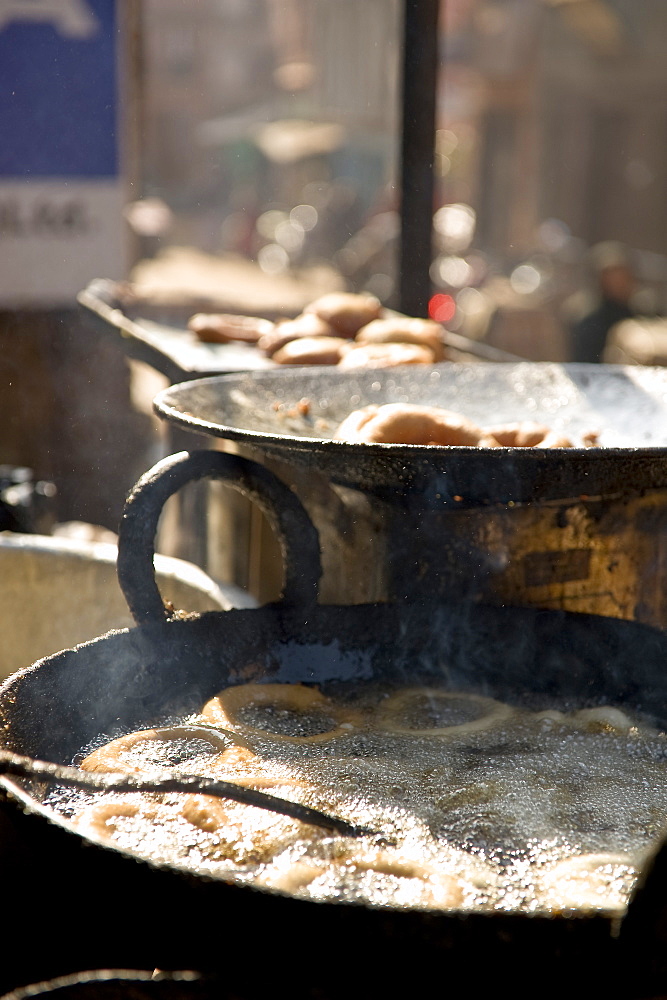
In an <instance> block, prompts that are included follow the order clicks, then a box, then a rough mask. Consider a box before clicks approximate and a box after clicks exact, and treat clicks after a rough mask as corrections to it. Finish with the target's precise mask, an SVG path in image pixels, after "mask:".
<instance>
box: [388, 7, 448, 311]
mask: <svg viewBox="0 0 667 1000" xmlns="http://www.w3.org/2000/svg"><path fill="white" fill-rule="evenodd" d="M439 8H440V3H439V0H403V67H402V71H403V76H402V106H403V114H402V132H401V161H400V184H401V237H400V244H399V260H398V275H399V284H398V300H399V309H400V310H401V311H402V312H404V313H407V314H408V315H410V316H426V315H427V314H428V300H429V297H430V290H431V284H430V278H429V268H430V265H431V230H432V220H433V188H434V181H433V157H434V146H435V112H436V87H437V75H438V12H439Z"/></svg>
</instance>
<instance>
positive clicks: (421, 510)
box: [155, 363, 667, 625]
mask: <svg viewBox="0 0 667 1000" xmlns="http://www.w3.org/2000/svg"><path fill="white" fill-rule="evenodd" d="M304 399H305V400H307V401H308V406H307V407H306V406H298V405H297V404H299V401H300V400H304ZM401 401H407V402H419V403H427V404H434V405H439V406H444V407H446V408H448V409H451V410H456V411H459V412H462V413H463V414H465V415H466V416H468V417H469V418H471V419H472V420H475V421H476V422H478V423H479V424H481V425H487V426H488V425H490V424H494V423H502V422H505V421H508V422H513V421H517V420H526V419H528V420H534V421H535V420H537V421H542V422H544V423H545V424H547V425H549V426H551V427H553V428H555V429H558V430H561V431H563V432H564V433H565V434H567V435H569V436H571V437H572V439H573V441H574V442H575V443H577V444H579V447H575V448H571V449H555V450H546V449H540V448H499V449H478V448H464V447H457V448H440V447H428V446H415V445H391V444H348V443H345V442H342V441H335V440H332V435H333V433H334V431H335V428H336V426H337V424H338V423H339V422H340V421H341V420H342V419H343V418H344V417H345V416H347V414H348V413H349V412H350V411H351V410H353V409H356V408H358V407H361V406H364V405H366V404H368V403H384V402H401ZM155 407H156V410H157V412H158V413H159V414H160V415H161V416H162V417H165V418H166V419H168V420H170V421H173V422H175V423H176V424H178V425H179V426H181V427H183V428H186V429H189V430H191V431H195V432H199V433H200V434H201V433H205V434H209V435H214V436H216V437H218V438H224V439H226V440H227V441H230V442H234V447H236V448H240V449H242V451H243V453H244V454H246V455H248V456H249V457H251V458H255V459H259V460H260V461H262V462H264V463H265V464H267V465H269V466H270V467H271V468H272V469H273V470H274V471H275V472H276V473H277V474H278V475H279V476H280V477H281V478H282V479H283V480H284V481H285V482H286V483H288V484H289V485H290V486H291V487H292V488H293V489H295V491H296V492H297V494H298V495H299V497H300V499H301V500H302V502H303V503H304V505H305V506H306V508H307V510H308V513H309V514H310V516H311V519H312V520H313V522H314V523H315V525H316V527H317V529H318V531H319V534H320V540H321V545H322V558H323V565H324V576H323V580H322V587H321V593H322V595H323V598H324V599H325V600H327V601H334V602H341V603H351V602H357V601H360V602H363V601H368V600H374V601H375V600H397V599H398V600H400V599H403V598H404V597H405V596H406V595H410V596H414V595H415V594H416V593H420V594H423V595H429V594H430V595H434V594H439V595H440V596H442V597H445V598H449V597H451V596H452V595H460V594H461V593H463V592H465V593H468V594H470V595H482V596H483V597H484V598H485V599H486V600H488V601H490V602H492V603H504V604H514V605H526V604H530V605H534V606H537V607H544V608H563V609H565V610H572V611H580V612H592V613H596V614H603V615H607V616H614V617H619V618H628V619H634V620H638V621H644V622H646V623H650V624H658V625H663V624H667V609H666V608H665V601H664V599H663V597H662V594H663V591H664V588H663V586H662V580H661V579H660V565H662V559H663V556H662V555H661V553H662V552H663V550H664V546H665V544H667V493H666V490H667V371H666V370H665V369H662V368H639V367H627V368H624V367H620V366H601V365H556V364H531V363H522V364H477V365H458V364H446V365H440V366H435V367H433V368H429V367H422V366H410V367H408V368H403V369H393V370H385V371H365V372H360V373H358V374H352V373H338V372H336V371H335V370H331V369H326V370H323V369H316V370H312V371H304V370H300V371H279V372H255V373H253V374H251V375H228V376H223V377H218V378H211V379H201V380H198V381H195V382H188V383H184V384H182V385H177V386H172V387H171V388H169V389H167V390H165V391H164V392H162V393H161V394H160V395H159V396H158V397H157V398H156V400H155ZM591 431H595V432H599V435H600V436H599V443H600V447H597V448H584V447H582V446H581V445H582V435H583V434H585V433H587V432H591Z"/></svg>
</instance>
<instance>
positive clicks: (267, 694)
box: [201, 684, 358, 744]
mask: <svg viewBox="0 0 667 1000" xmlns="http://www.w3.org/2000/svg"><path fill="white" fill-rule="evenodd" d="M251 702H253V703H254V704H256V705H269V706H273V707H277V708H286V709H293V710H296V711H297V712H299V711H301V712H305V711H308V710H309V709H315V710H318V711H322V712H325V713H326V714H327V715H328V716H330V717H331V718H332V719H334V720H335V721H336V722H337V723H338V725H337V726H336V728H335V729H330V730H327V731H326V732H324V733H313V734H312V735H310V736H285V735H284V734H282V733H274V732H271V730H270V729H260V728H259V727H257V726H251V725H248V724H247V723H245V722H242V721H241V720H240V719H239V718H238V716H239V713H240V712H241V711H242V709H243V708H244V707H245V706H246V705H248V704H249V703H251ZM201 714H202V716H203V717H204V718H205V719H206V720H207V721H208V722H209V723H211V724H212V725H214V726H222V727H223V728H225V729H232V730H237V729H239V730H240V731H241V732H242V733H247V734H253V735H257V736H265V737H270V738H271V739H273V740H280V741H282V742H285V743H295V744H302V743H324V742H326V741H327V740H332V739H336V738H337V737H339V736H349V735H350V731H352V730H354V729H356V728H357V726H358V717H357V716H356V715H355V714H354V713H353V712H351V711H350V710H349V709H346V708H345V707H344V706H341V705H337V704H336V703H335V702H333V701H332V700H331V699H330V698H327V697H326V696H325V695H323V694H322V693H321V692H320V691H318V690H317V688H311V687H306V686H305V684H238V685H236V686H235V687H229V688H225V690H224V691H220V692H219V693H218V694H217V695H215V697H214V698H211V699H210V700H209V701H207V702H206V704H205V705H204V707H203V709H202V712H201Z"/></svg>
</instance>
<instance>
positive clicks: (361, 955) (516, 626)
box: [0, 452, 667, 997]
mask: <svg viewBox="0 0 667 1000" xmlns="http://www.w3.org/2000/svg"><path fill="white" fill-rule="evenodd" d="M209 475H212V476H216V477H218V478H222V479H225V480H227V481H230V482H231V483H232V485H234V486H235V487H236V488H240V489H242V490H243V491H245V492H247V493H248V494H250V495H251V496H253V497H254V498H255V499H257V501H258V502H260V503H261V504H262V506H263V507H264V509H265V510H266V512H267V514H268V515H269V517H270V519H271V520H272V521H273V523H274V525H275V526H276V529H277V532H278V534H279V536H280V539H281V544H282V546H283V549H284V552H285V567H286V568H285V584H284V595H283V598H282V600H281V601H280V602H279V603H277V604H274V605H272V606H266V607H264V608H259V609H254V610H230V611H226V612H210V613H205V614H202V615H200V616H195V617H193V618H191V619H188V620H169V619H168V617H167V612H166V611H165V608H164V606H163V604H162V601H161V599H160V596H159V593H158V592H157V588H156V587H155V583H154V580H153V571H152V565H151V561H152V550H153V536H154V531H155V527H156V524H157V518H158V516H159V511H160V509H161V506H162V504H163V502H164V500H165V499H166V497H167V496H169V495H170V494H171V493H172V492H174V490H176V489H178V488H179V487H180V486H181V485H183V484H184V483H185V482H186V481H188V480H190V479H193V478H195V479H196V478H199V477H201V476H209ZM318 575H319V558H318V551H317V539H316V534H315V532H314V531H313V528H312V526H311V525H310V524H309V521H308V518H307V517H306V516H305V514H304V512H303V510H302V508H301V506H300V504H299V502H298V501H297V500H296V498H295V496H294V494H292V493H291V491H289V490H288V489H287V488H285V487H284V486H281V484H280V483H278V482H277V481H274V480H273V477H272V476H271V475H270V473H268V472H267V471H266V470H265V469H264V468H263V467H261V466H257V465H255V464H254V463H249V462H247V461H245V460H243V459H240V458H237V457H235V456H228V455H223V454H220V453H217V452H203V453H193V454H192V455H187V454H182V455H178V456H174V457H173V458H171V459H168V460H166V462H165V463H162V465H161V466H159V467H157V468H156V470H153V472H151V473H149V474H148V475H147V476H146V477H144V479H143V480H142V481H141V482H140V483H139V484H138V487H137V489H136V491H135V493H134V494H133V496H132V497H131V498H130V500H129V502H128V506H127V508H126V513H125V515H124V518H123V524H122V526H121V532H120V546H119V577H120V580H121V584H122V586H123V588H124V590H125V593H126V596H127V597H128V603H129V604H130V607H131V609H132V611H133V614H134V616H135V618H136V620H137V621H138V622H139V623H141V624H140V626H139V627H137V628H135V629H132V630H129V631H127V630H126V631H123V632H117V633H110V634H109V635H107V636H104V637H101V638H99V639H96V640H94V641H92V642H90V643H86V644H84V645H82V646H79V647H77V648H75V649H72V650H66V651H63V652H61V653H59V654H57V655H55V656H51V657H48V658H47V659H44V660H42V661H39V662H37V663H36V664H34V665H32V666H31V667H28V668H27V669H25V670H24V671H22V672H20V673H19V674H17V675H15V676H14V677H13V678H12V679H10V680H9V681H8V682H7V683H6V684H5V685H4V686H3V687H2V688H1V689H0V720H1V723H2V733H3V738H2V745H3V747H4V748H5V749H7V750H10V751H13V752H15V753H18V754H22V755H29V756H30V757H32V758H37V759H45V760H47V761H53V762H56V763H60V764H66V763H68V762H70V761H71V760H72V758H73V757H74V755H75V754H76V753H77V752H78V751H79V750H80V748H81V747H82V746H84V745H85V744H87V743H88V742H89V741H90V740H91V739H93V738H95V737H96V736H98V734H100V733H106V734H109V735H112V734H114V733H117V732H119V731H129V730H132V729H135V728H139V727H141V726H146V725H148V724H154V723H156V722H157V721H159V720H162V719H165V718H167V717H171V716H173V715H174V714H180V713H182V712H188V711H190V710H192V709H194V708H197V707H199V706H200V705H201V704H202V702H203V701H204V700H205V699H206V698H208V697H209V696H210V695H212V694H213V693H215V692H216V691H218V690H219V689H220V688H221V687H222V686H225V685H227V684H230V683H231V684H233V683H238V682H240V681H241V680H242V681H248V680H252V679H259V680H261V679H262V678H267V679H270V680H271V681H274V682H275V681H303V682H305V683H310V682H318V683H320V684H323V685H326V684H327V682H329V681H336V680H341V679H345V680H349V679H353V680H356V681H358V683H359V684H363V683H365V682H366V681H369V680H372V679H373V678H378V677H382V678H386V679H387V680H392V679H400V680H403V681H405V679H406V678H407V679H409V681H410V683H414V682H419V681H424V682H426V683H428V684H444V685H446V686H448V687H451V688H458V689H464V690H470V691H482V692H486V693H491V694H493V695H495V696H496V697H499V698H502V699H505V700H507V701H510V702H513V703H519V704H521V703H525V702H528V703H530V704H533V705H534V704H535V703H537V702H539V703H545V704H549V705H553V704H559V703H560V701H561V700H562V699H569V698H576V699H577V700H578V701H580V702H583V703H597V702H601V701H602V702H607V701H609V700H612V701H614V702H615V703H616V704H620V705H626V706H630V707H632V708H637V709H639V710H641V711H644V712H648V713H649V714H650V715H652V716H653V717H654V718H656V719H657V720H659V721H660V722H667V672H666V671H665V670H664V664H665V662H666V658H667V638H665V636H664V635H663V633H661V632H659V631H657V630H655V629H652V628H648V627H645V626H642V625H638V624H636V623H630V622H621V621H615V620H609V619H604V618H596V617H592V616H585V615H584V616H581V615H571V614H567V613H562V612H540V611H535V610H531V609H501V608H493V607H485V606H480V605H474V604H471V603H462V604H458V605H457V604H452V605H443V604H440V603H438V602H428V601H419V602H406V603H404V604H402V605H400V606H393V605H389V604H387V605H362V606H356V607H337V606H321V605H318V604H317V603H316V592H317V580H318ZM0 782H1V784H2V786H3V787H4V789H5V795H6V798H7V801H6V802H5V804H4V806H3V809H2V811H1V812H0V834H2V848H3V860H4V865H3V889H4V893H3V895H4V899H5V901H6V902H5V905H6V906H9V907H11V914H12V917H13V920H14V923H15V926H16V927H17V929H18V930H17V935H18V936H19V937H20V935H21V934H22V933H24V932H25V935H26V940H27V941H28V943H29V947H30V953H29V957H26V958H24V959H23V961H24V962H25V963H27V964H26V968H25V969H24V970H23V973H24V974H25V977H26V978H25V979H23V980H21V975H22V972H21V968H20V963H21V961H22V960H21V959H20V956H19V957H18V958H17V957H16V956H14V957H13V958H14V961H15V962H18V966H19V972H18V973H17V972H16V965H14V966H12V965H11V963H6V966H8V967H9V968H10V969H13V972H11V971H10V973H9V975H10V977H11V975H12V974H13V975H14V977H15V979H14V981H19V982H20V981H29V980H32V981H34V979H36V978H38V976H39V975H43V976H53V975H56V974H58V973H59V972H62V971H69V972H71V971H75V970H76V969H87V968H88V969H89V968H100V967H113V966H117V967H121V966H122V967H129V968H152V967H154V966H157V967H159V968H163V969H170V968H196V969H200V970H201V969H204V970H211V971H212V972H213V974H214V975H216V976H219V977H220V981H221V989H223V988H224V989H225V990H227V991H228V992H227V993H225V992H222V993H221V995H234V996H240V997H245V996H253V997H256V996H266V995H267V991H268V990H272V989H275V984H276V981H283V982H287V983H288V984H289V992H290V994H291V995H293V996H318V997H329V996H334V995H336V996H339V995H340V994H341V992H344V993H345V995H347V996H352V997H354V996H362V995H366V996H370V995H381V994H385V995H387V996H398V995H404V993H405V995H407V991H410V993H411V995H423V993H424V992H425V991H426V989H430V988H431V987H432V984H433V982H434V979H435V980H438V981H442V982H443V988H444V983H445V980H447V981H448V982H458V983H462V982H464V981H465V982H468V981H470V982H471V984H472V987H473V989H472V993H473V994H474V993H475V990H477V995H482V994H483V993H485V992H487V991H489V990H491V989H492V988H495V986H496V985H497V981H498V976H499V975H503V976H505V977H506V976H511V980H512V993H513V995H515V996H534V995H535V983H536V981H537V982H539V983H540V985H539V993H540V995H541V996H551V995H554V994H555V993H557V992H558V991H561V993H562V991H563V990H565V989H571V987H572V983H573V982H576V984H577V989H579V988H581V989H582V990H583V989H589V988H590V989H594V990H595V991H596V992H598V995H599V991H603V990H606V991H607V995H609V996H617V995H619V993H617V992H616V990H617V987H618V985H619V984H620V983H623V984H627V982H628V975H629V970H630V969H631V970H632V976H631V979H632V982H633V988H634V987H635V986H636V984H637V982H640V983H641V985H642V988H643V987H644V986H646V988H647V989H650V988H652V986H651V984H652V983H653V981H654V976H658V975H660V974H661V972H662V966H663V964H664V963H663V959H662V957H661V955H662V954H663V953H662V952H661V950H660V948H656V949H654V945H655V943H656V940H658V939H659V936H660V934H661V933H662V931H661V928H662V927H663V923H662V922H661V921H662V918H663V917H664V913H663V912H662V911H660V912H658V913H657V914H656V913H654V911H653V908H652V907H653V905H654V904H655V902H656V900H657V901H658V903H659V906H662V889H663V883H662V879H660V881H659V884H658V885H657V891H655V889H656V887H655V886H653V888H652V884H653V883H652V880H651V878H649V879H648V881H647V885H646V889H645V891H644V893H643V894H642V893H640V894H639V895H638V897H637V899H636V900H635V901H633V902H632V904H631V906H630V911H629V915H628V917H627V918H626V920H625V921H624V922H623V925H622V927H621V934H620V937H619V936H618V922H617V921H615V920H613V919H612V918H611V917H610V916H609V915H604V914H600V915H588V916H579V917H576V916H569V917H562V918H550V919H547V918H544V917H542V918H539V917H532V918H530V917H520V916H518V915H511V914H509V915H500V914H498V915H493V916H480V915H477V916H473V915H465V914H461V913H432V912H431V913H426V912H419V911H412V912H401V911H399V910H395V909H391V908H389V907H388V908H385V909H371V908H370V907H366V906H353V905H342V904H338V905H337V904H335V903H330V904H319V903H317V904H316V903H311V902H308V901H304V900H298V899H295V898H292V897H289V896H284V895H282V894H279V893H274V892H270V891H267V890H254V889H250V888H248V887H246V886H241V885H239V884H235V881H234V878H233V876H229V877H226V878H225V880H224V881H223V880H215V879H206V878H203V877H201V876H199V875H196V874H193V873H192V872H186V871H182V870H180V869H179V868H178V867H177V866H174V865H163V866H159V865H155V864H149V863H147V862H143V861H139V860H137V859H135V858H133V857H131V856H129V855H125V854H123V852H121V851H119V850H115V849H113V848H110V847H108V846H103V845H101V844H98V843H95V842H93V841H92V840H89V839H86V838H84V837H82V836H81V835H80V834H79V833H77V832H75V831H74V830H73V828H72V827H71V825H70V823H69V821H68V820H66V819H64V818H63V817H62V816H57V815H56V814H54V813H53V812H51V811H50V810H49V809H48V808H46V807H45V806H44V805H43V804H42V803H41V799H42V795H43V792H44V786H43V785H39V786H36V785H35V783H34V782H33V783H29V782H25V781H23V780H19V779H17V778H10V777H5V778H2V779H0ZM625 928H627V931H626V930H625ZM18 952H20V949H17V953H18ZM260 955H261V958H260ZM655 956H657V958H656V957H655ZM630 959H632V962H630ZM637 963H639V965H638V964H637ZM651 963H653V964H651ZM637 968H639V970H640V972H641V976H640V979H639V980H637V978H636V970H637ZM547 970H548V972H547ZM656 970H657V971H656ZM545 974H547V975H548V980H549V981H548V983H545V979H544V977H545ZM4 975H5V978H7V969H6V968H5V970H4ZM17 976H18V978H17ZM464 977H465V979H464ZM642 977H643V978H642ZM341 980H343V982H341ZM647 984H648V985H647ZM8 985H13V983H12V982H11V978H10V980H8ZM402 991H404V992H402ZM623 995H624V996H634V995H637V996H641V995H645V994H643V993H639V992H638V993H637V994H635V993H630V992H626V993H624V994H623Z"/></svg>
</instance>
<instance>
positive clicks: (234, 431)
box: [153, 362, 667, 463]
mask: <svg viewBox="0 0 667 1000" xmlns="http://www.w3.org/2000/svg"><path fill="white" fill-rule="evenodd" d="M452 364H453V363H451V362H450V363H448V364H445V365H442V366H437V365H435V366H433V365H432V366H429V368H430V369H438V368H439V367H440V368H442V369H443V370H447V369H448V368H451V366H452ZM519 364H520V365H521V366H525V365H529V366H531V367H535V366H539V365H541V364H544V365H547V364H549V365H550V364H551V362H545V363H542V362H533V363H531V362H520V363H519ZM554 364H557V363H555V362H554ZM572 365H573V366H574V365H575V363H574V362H573V363H572ZM415 367H417V366H415V365H407V366H406V365H404V366H398V367H396V368H390V369H378V371H377V376H378V378H380V377H382V376H386V375H387V373H389V374H391V373H396V374H401V373H404V374H408V373H409V374H414V369H415ZM461 367H463V366H461ZM465 367H470V366H465ZM475 367H478V366H475ZM488 367H489V368H497V367H499V365H498V364H497V363H491V362H489V364H488ZM512 367H515V366H514V365H512ZM578 367H580V368H593V369H601V368H612V369H620V368H621V367H622V366H617V365H606V366H602V365H579V366H578ZM627 367H630V366H627ZM644 369H650V370H655V371H662V370H663V369H660V368H658V367H657V366H643V369H642V370H644ZM371 371H372V370H371V369H369V370H368V372H369V373H370V372H371ZM247 374H248V373H245V372H228V373H225V374H222V375H210V376H205V377H203V378H197V379H189V380H187V381H185V382H181V383H177V384H174V385H170V386H167V387H166V388H165V389H162V390H161V391H160V392H159V393H158V394H157V395H156V396H155V398H154V400H153V410H154V412H155V413H156V414H157V416H158V417H160V418H162V419H165V420H168V421H170V422H172V423H175V424H177V425H178V426H180V427H182V428H184V429H186V430H190V431H193V432H197V431H199V432H203V433H205V434H210V435H212V436H213V437H219V438H224V439H226V440H230V441H239V442H246V443H248V444H251V445H255V446H260V447H263V448H264V449H269V448H279V449H280V450H281V451H283V450H294V451H315V450H316V451H330V452H333V453H338V454H341V455H342V454H346V453H347V454H349V455H350V456H355V455H356V456H360V455H373V454H375V455H378V456H379V455H382V454H387V455H391V456H397V457H400V456H401V455H403V454H404V455H406V456H410V457H411V458H412V459H415V458H419V457H427V456H433V455H434V454H435V455H449V454H455V455H476V456H483V457H484V459H491V461H497V462H502V461H506V460H507V458H508V456H512V457H516V456H517V455H522V456H529V455H530V456H532V457H533V458H534V459H536V460H538V461H539V460H540V459H544V458H545V457H547V456H549V455H555V456H558V457H562V456H572V457H576V458H579V459H580V458H582V457H583V456H586V458H587V459H589V460H591V462H595V463H598V462H604V461H606V460H618V459H619V458H627V457H629V456H634V455H636V456H640V457H645V458H647V459H651V458H664V457H666V456H667V444H666V445H647V446H642V445H632V446H627V447H624V446H619V445H615V446H612V447H604V446H603V447H595V446H592V447H588V448H586V447H581V446H575V447H572V448H544V449H541V448H539V447H534V448H520V447H510V446H500V447H498V448H486V447H477V446H472V445H435V444H433V445H431V444H395V443H386V442H375V441H374V442H366V441H363V442H361V441H357V442H352V441H340V440H336V439H334V438H330V437H315V436H304V435H300V434H285V433H279V432H268V431H257V430H252V429H250V428H242V427H238V426H234V425H230V424H224V423H221V422H216V421H212V420H208V419H205V418H204V417H200V416H197V415H196V414H194V413H192V412H186V411H183V410H182V409H179V407H178V406H177V405H176V404H175V403H172V402H169V401H168V400H169V398H170V397H171V396H173V394H174V393H176V394H177V395H178V394H179V393H180V392H181V391H182V392H187V391H188V390H190V391H192V390H196V389H197V388H199V387H208V386H211V385H228V384H234V383H236V382H238V381H239V379H242V378H245V377H246V376H247ZM250 374H251V375H252V377H253V381H256V382H261V381H263V380H264V379H265V378H270V379H275V378H276V377H278V378H280V377H282V375H283V371H282V370H281V369H278V370H274V369H271V370H269V371H259V372H252V373H250ZM284 374H285V377H286V381H287V380H288V376H290V375H291V376H292V377H294V376H296V377H298V376H299V375H301V376H305V375H312V376H317V375H319V374H322V375H325V377H329V376H330V375H331V374H337V375H338V376H343V373H342V372H336V371H335V366H333V370H332V366H329V365H309V366H308V367H307V368H299V369H298V370H297V369H293V368H291V367H290V368H287V367H285V370H284ZM353 374H359V373H352V372H348V373H345V375H353ZM359 405H365V404H361V403H360V404H359ZM494 456H495V457H494Z"/></svg>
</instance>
